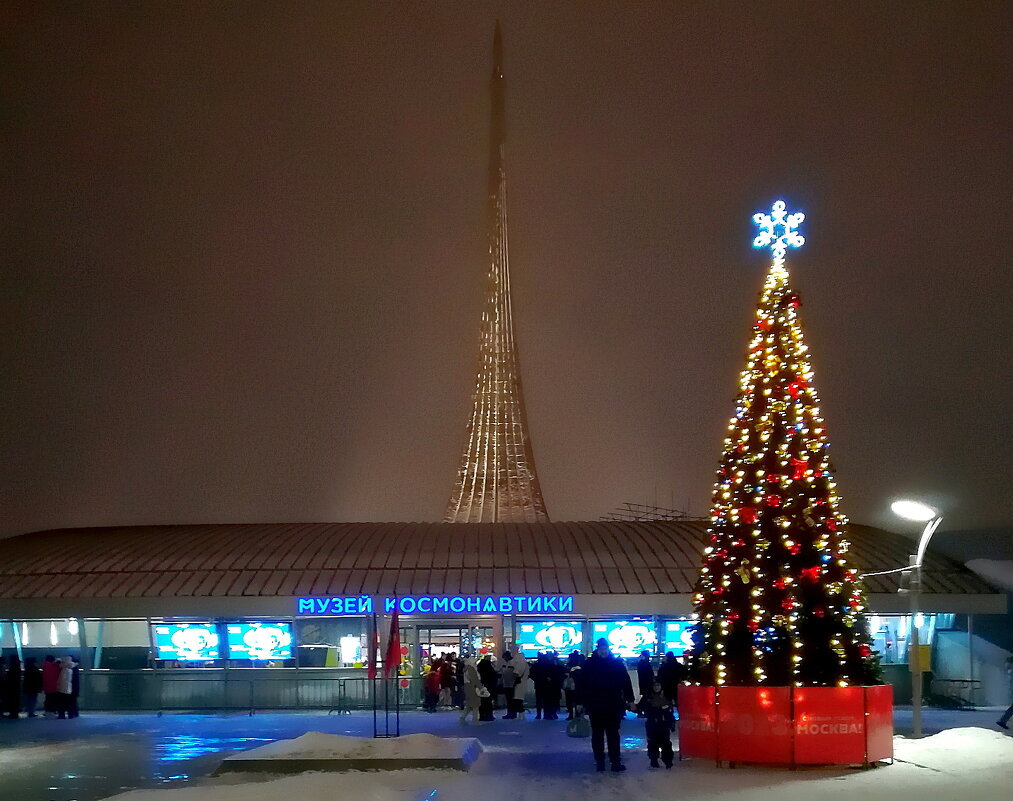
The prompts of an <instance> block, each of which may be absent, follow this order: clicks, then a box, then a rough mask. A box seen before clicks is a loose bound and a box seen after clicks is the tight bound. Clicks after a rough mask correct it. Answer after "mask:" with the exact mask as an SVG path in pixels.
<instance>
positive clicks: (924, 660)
mask: <svg viewBox="0 0 1013 801" xmlns="http://www.w3.org/2000/svg"><path fill="white" fill-rule="evenodd" d="M915 656H918V657H919V659H918V662H917V666H916V662H915ZM908 667H909V668H910V670H911V672H912V673H914V672H915V669H916V667H917V668H918V669H920V670H921V672H922V673H924V672H925V671H926V670H932V646H931V645H919V646H918V653H917V655H916V654H915V652H914V649H913V648H908Z"/></svg>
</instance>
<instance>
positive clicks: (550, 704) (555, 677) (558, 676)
mask: <svg viewBox="0 0 1013 801" xmlns="http://www.w3.org/2000/svg"><path fill="white" fill-rule="evenodd" d="M565 678H566V668H564V667H563V664H562V663H561V662H560V661H559V655H558V654H557V653H556V652H555V651H550V652H549V653H548V654H546V657H545V672H544V675H543V682H542V706H543V711H544V716H545V719H546V720H559V697H560V694H561V693H562V692H563V679H565Z"/></svg>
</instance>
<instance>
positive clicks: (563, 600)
mask: <svg viewBox="0 0 1013 801" xmlns="http://www.w3.org/2000/svg"><path fill="white" fill-rule="evenodd" d="M376 607H377V611H380V610H381V609H382V610H383V612H384V613H386V614H390V613H391V612H393V611H394V609H395V607H396V608H397V611H398V612H399V613H400V614H402V615H428V614H454V615H460V614H470V615H478V614H486V615H489V614H496V615H529V614H535V613H546V612H572V611H573V596H572V595H402V596H400V597H397V598H392V597H390V596H388V597H386V598H383V601H382V603H380V599H377V604H376ZM296 608H297V610H298V612H297V614H300V615H327V616H334V615H370V614H372V613H373V598H372V597H370V596H369V595H362V596H358V597H355V596H351V597H344V598H299V599H298V600H297V602H296Z"/></svg>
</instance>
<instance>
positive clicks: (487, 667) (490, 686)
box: [478, 654, 499, 720]
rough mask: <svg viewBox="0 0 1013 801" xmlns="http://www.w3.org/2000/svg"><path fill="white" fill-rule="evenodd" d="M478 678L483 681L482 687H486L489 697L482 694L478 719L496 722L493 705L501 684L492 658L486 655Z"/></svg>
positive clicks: (481, 661)
mask: <svg viewBox="0 0 1013 801" xmlns="http://www.w3.org/2000/svg"><path fill="white" fill-rule="evenodd" d="M478 677H479V679H481V681H482V686H483V687H485V689H486V692H487V693H488V694H487V695H481V694H480V701H479V704H478V719H479V720H495V719H496V718H494V717H493V714H492V704H493V701H494V700H495V698H496V690H497V687H496V685H497V684H498V683H499V674H498V673H497V672H496V666H495V665H494V664H493V663H492V656H491V655H490V654H486V655H485V656H483V657H482V659H481V660H480V661H479V663H478Z"/></svg>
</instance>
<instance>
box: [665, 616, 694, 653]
mask: <svg viewBox="0 0 1013 801" xmlns="http://www.w3.org/2000/svg"><path fill="white" fill-rule="evenodd" d="M693 625H694V624H693V621H692V620H669V621H666V623H665V653H668V652H669V651H672V652H674V653H675V655H676V656H682V655H683V654H684V653H685V652H686V651H688V650H690V649H691V648H692V647H693Z"/></svg>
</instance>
